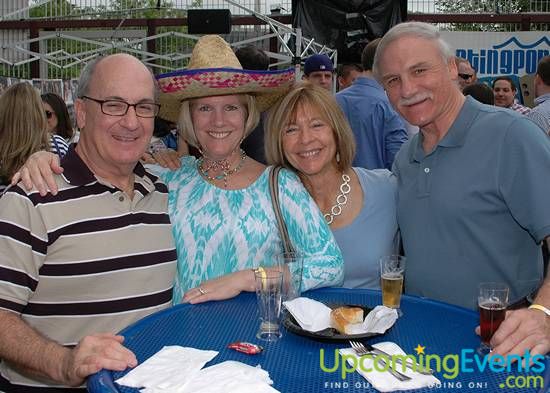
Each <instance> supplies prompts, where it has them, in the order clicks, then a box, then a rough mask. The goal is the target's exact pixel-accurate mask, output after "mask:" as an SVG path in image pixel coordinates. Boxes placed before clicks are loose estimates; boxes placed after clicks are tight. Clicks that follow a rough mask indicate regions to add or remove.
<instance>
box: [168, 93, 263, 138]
mask: <svg viewBox="0 0 550 393" xmlns="http://www.w3.org/2000/svg"><path fill="white" fill-rule="evenodd" d="M236 95H237V96H238V97H239V101H240V102H241V104H243V105H244V107H245V109H246V114H245V123H244V135H243V139H244V138H246V137H247V136H248V135H250V133H251V132H252V130H254V128H256V126H257V125H258V122H259V121H260V112H259V111H258V106H257V104H256V98H254V96H252V95H250V94H236ZM197 99H198V98H194V99H190V100H185V101H183V102H182V103H181V109H180V116H179V119H178V127H179V130H180V137H181V138H183V140H185V142H187V143H188V144H190V145H191V146H194V147H196V148H200V146H199V141H198V140H197V136H196V135H195V128H194V127H193V118H192V116H191V104H192V103H193V101H194V100H197Z"/></svg>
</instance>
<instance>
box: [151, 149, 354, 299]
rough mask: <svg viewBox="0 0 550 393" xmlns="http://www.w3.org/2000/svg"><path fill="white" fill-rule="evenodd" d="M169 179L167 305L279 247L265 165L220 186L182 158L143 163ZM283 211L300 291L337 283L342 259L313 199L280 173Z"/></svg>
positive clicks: (260, 261) (265, 260)
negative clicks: (172, 259)
mask: <svg viewBox="0 0 550 393" xmlns="http://www.w3.org/2000/svg"><path fill="white" fill-rule="evenodd" d="M148 167H149V169H152V170H153V171H154V172H155V173H156V174H158V175H159V176H160V177H161V178H162V179H163V180H164V182H165V183H166V184H167V185H168V189H169V197H168V211H169V213H170V218H171V220H172V228H173V232H174V238H175V240H176V248H177V252H178V271H177V275H176V282H175V285H174V303H179V302H181V299H182V297H183V295H184V294H185V292H186V291H187V290H189V289H191V288H194V287H197V286H199V285H200V284H201V283H202V282H203V281H205V280H210V279H213V278H216V277H220V276H223V275H225V274H228V273H232V272H235V271H239V270H243V269H247V268H254V267H258V266H260V265H262V266H270V265H273V264H274V263H275V259H276V255H277V254H279V253H281V252H283V244H282V240H281V237H280V236H279V230H278V227H277V220H276V218H275V213H274V212H273V206H272V203H271V196H270V193H269V169H266V170H264V172H263V173H262V174H261V175H260V176H259V177H258V179H257V180H256V181H255V182H253V183H252V184H251V185H250V186H248V187H247V188H244V189H240V190H224V189H220V188H218V187H216V186H214V185H212V184H210V183H209V182H208V181H206V180H205V179H204V178H203V177H202V176H200V174H199V173H198V171H197V160H196V159H195V158H194V157H190V156H185V157H182V159H181V167H180V168H179V169H178V170H176V171H170V170H168V169H164V168H160V167H158V166H148ZM279 198H280V204H281V210H282V214H283V217H284V220H285V223H286V225H287V227H288V232H289V236H290V239H291V241H292V244H293V245H294V248H296V251H298V252H301V253H303V254H304V255H305V256H306V259H305V261H304V271H303V275H302V289H303V290H308V289H313V288H319V287H324V286H337V285H341V284H342V282H343V278H344V273H343V271H344V270H343V259H342V254H341V253H340V249H339V248H338V245H337V244H336V241H335V240H334V237H333V235H332V232H331V231H330V228H329V227H328V225H327V224H326V222H325V220H324V218H323V216H322V214H321V212H320V211H319V209H318V208H317V205H316V204H315V201H314V200H313V199H312V198H311V197H310V195H309V193H308V192H307V190H306V189H305V188H304V186H303V185H302V183H301V182H300V179H299V178H298V177H297V176H296V175H295V174H293V173H291V172H290V171H287V170H282V171H281V172H280V173H279Z"/></svg>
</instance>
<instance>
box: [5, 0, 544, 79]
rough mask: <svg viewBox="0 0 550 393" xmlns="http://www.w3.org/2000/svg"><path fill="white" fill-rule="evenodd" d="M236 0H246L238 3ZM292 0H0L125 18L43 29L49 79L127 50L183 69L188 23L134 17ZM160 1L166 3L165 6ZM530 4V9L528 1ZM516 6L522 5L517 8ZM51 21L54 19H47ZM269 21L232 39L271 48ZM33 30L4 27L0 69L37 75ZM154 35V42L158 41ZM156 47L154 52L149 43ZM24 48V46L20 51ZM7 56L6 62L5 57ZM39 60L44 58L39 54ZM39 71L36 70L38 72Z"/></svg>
mask: <svg viewBox="0 0 550 393" xmlns="http://www.w3.org/2000/svg"><path fill="white" fill-rule="evenodd" d="M232 4H238V5H239V6H241V7H237V6H235V5H232ZM291 4H292V1H291V0H282V1H278V2H275V1H274V0H233V1H226V0H161V1H160V2H159V1H158V0H0V22H1V21H10V20H17V21H19V20H29V19H34V20H35V21H36V22H37V23H38V25H40V23H41V21H42V20H44V21H52V20H53V21H58V24H59V21H65V20H79V19H80V20H93V19H98V18H101V19H110V18H112V19H115V18H116V19H120V20H121V21H122V23H121V24H120V25H118V26H116V24H117V23H118V22H116V23H115V26H114V27H111V28H94V29H91V28H88V29H74V28H73V29H68V28H66V27H65V26H62V27H58V28H57V29H56V30H55V31H42V30H41V31H40V37H38V38H37V40H39V42H40V44H39V45H40V54H41V56H43V58H41V61H40V64H41V65H40V75H41V76H42V77H47V78H60V79H70V78H76V77H78V75H79V73H80V69H81V67H82V61H83V59H84V60H85V59H86V58H87V56H92V55H94V54H97V53H103V54H107V53H110V52H113V51H126V52H128V53H132V54H134V55H137V56H138V57H141V58H142V59H143V60H144V61H145V62H148V63H150V64H151V65H152V66H153V67H154V70H155V72H162V71H168V70H172V69H177V68H183V67H185V65H186V64H187V59H188V56H189V54H190V52H191V50H192V47H193V45H194V40H193V39H190V38H189V37H187V36H186V35H185V33H186V27H185V26H162V27H157V29H156V32H155V36H154V38H150V37H149V38H148V37H147V30H146V28H145V27H127V26H126V25H124V21H127V20H130V19H131V18H147V17H149V18H150V17H157V18H163V17H182V16H185V11H186V10H187V9H189V8H197V7H198V8H210V9H213V8H230V10H231V12H232V14H233V15H246V14H247V12H246V10H243V8H242V7H245V8H246V9H249V10H251V11H255V12H258V13H260V14H268V15H269V14H270V12H271V11H272V10H274V9H277V10H278V11H279V12H280V13H282V14H290V13H291ZM157 5H160V7H157ZM522 7H523V8H522ZM525 8H528V11H527V12H530V13H531V14H532V13H546V12H548V13H549V15H550V9H549V8H550V1H548V0H486V1H482V0H465V1H455V0H409V1H408V12H409V16H412V17H414V15H420V14H451V15H452V14H469V13H473V14H479V13H492V14H495V15H497V14H502V13H506V12H508V13H512V14H518V13H520V12H521V11H522V10H523V9H525ZM513 10H515V11H513ZM45 23H47V22H45ZM438 25H439V27H440V28H441V29H442V30H461V31H484V30H490V31H517V30H520V29H522V28H523V29H524V28H525V25H522V24H521V23H456V22H451V21H449V22H445V23H438ZM549 27H550V26H549V24H548V23H537V24H534V23H532V24H531V25H530V29H531V30H538V31H548V30H549ZM269 34H270V30H269V28H268V26H266V25H262V26H259V25H257V26H244V25H239V26H235V25H234V26H233V29H232V33H231V34H230V35H227V36H225V37H224V38H226V40H227V41H228V42H232V43H234V42H240V41H243V40H253V39H254V38H257V37H265V38H263V39H261V40H259V41H255V42H254V43H255V44H256V45H259V46H261V47H262V48H263V49H266V50H268V49H269V48H270V38H272V37H273V36H271V37H270V36H269ZM29 42H30V41H29V31H28V30H25V29H19V30H15V29H11V30H6V29H4V30H2V29H0V43H2V46H1V48H0V75H1V76H10V77H19V78H28V77H29V75H30V64H31V61H32V59H30V60H29V53H28V52H25V51H26V50H28V48H29ZM151 42H153V43H154V45H151ZM151 46H154V53H149V52H148V48H150V47H151ZM18 48H23V50H19V49H18ZM3 60H6V61H3ZM35 60H36V59H35ZM35 73H36V72H35Z"/></svg>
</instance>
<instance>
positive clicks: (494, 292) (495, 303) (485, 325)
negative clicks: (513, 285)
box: [477, 282, 510, 353]
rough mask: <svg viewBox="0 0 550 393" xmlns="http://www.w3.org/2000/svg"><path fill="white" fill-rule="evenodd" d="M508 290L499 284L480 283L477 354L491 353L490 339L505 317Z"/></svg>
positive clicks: (504, 285) (505, 286)
mask: <svg viewBox="0 0 550 393" xmlns="http://www.w3.org/2000/svg"><path fill="white" fill-rule="evenodd" d="M509 292H510V288H508V286H507V285H506V284H504V283H500V282H482V283H481V284H479V293H478V297H477V305H478V308H479V329H480V335H481V346H480V348H479V349H478V352H481V353H489V352H490V351H491V349H492V348H491V344H490V342H491V338H492V337H493V334H494V333H495V332H496V331H497V329H498V328H499V326H500V324H501V323H502V321H504V318H505V317H506V307H507V306H508V294H509Z"/></svg>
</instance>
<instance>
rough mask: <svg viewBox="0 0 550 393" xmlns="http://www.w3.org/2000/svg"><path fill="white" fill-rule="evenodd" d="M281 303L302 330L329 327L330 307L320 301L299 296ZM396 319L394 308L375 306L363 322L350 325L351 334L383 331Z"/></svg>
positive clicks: (314, 330) (313, 330)
mask: <svg viewBox="0 0 550 393" xmlns="http://www.w3.org/2000/svg"><path fill="white" fill-rule="evenodd" d="M283 304H284V305H285V307H286V309H287V310H288V311H289V312H290V313H291V314H292V316H293V317H294V319H296V322H298V324H299V325H300V326H301V327H302V329H304V330H307V331H310V332H318V331H321V330H324V329H327V328H329V327H331V323H330V311H331V309H330V308H329V307H327V306H325V305H324V304H323V303H321V302H318V301H316V300H313V299H309V298H306V297H299V298H296V299H294V300H291V301H288V302H284V303H283ZM396 320H397V311H396V310H394V309H392V308H388V307H384V306H376V307H375V308H374V309H372V310H371V312H369V313H368V314H367V316H366V317H365V319H364V321H363V323H357V324H354V325H351V326H350V329H352V332H353V333H352V334H364V333H384V332H385V331H386V330H388V329H389V328H390V327H392V326H393V324H394V323H395V321H396Z"/></svg>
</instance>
